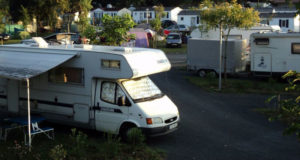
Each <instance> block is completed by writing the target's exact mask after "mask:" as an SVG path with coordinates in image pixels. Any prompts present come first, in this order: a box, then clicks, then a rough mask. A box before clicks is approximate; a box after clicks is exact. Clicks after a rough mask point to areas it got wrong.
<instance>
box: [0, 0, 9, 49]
mask: <svg viewBox="0 0 300 160" xmlns="http://www.w3.org/2000/svg"><path fill="white" fill-rule="evenodd" d="M7 14H8V1H6V0H0V34H1V33H4V32H5V21H7V17H8V16H7ZM1 44H2V45H3V38H2V39H1Z"/></svg>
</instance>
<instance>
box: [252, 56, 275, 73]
mask: <svg viewBox="0 0 300 160" xmlns="http://www.w3.org/2000/svg"><path fill="white" fill-rule="evenodd" d="M253 71H258V72H270V73H271V72H272V54H270V53H267V52H265V53H262V52H261V53H255V54H254V61H253Z"/></svg>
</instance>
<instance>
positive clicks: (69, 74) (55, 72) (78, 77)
mask: <svg viewBox="0 0 300 160" xmlns="http://www.w3.org/2000/svg"><path fill="white" fill-rule="evenodd" d="M49 81H50V82H54V83H66V84H77V85H83V84H84V71H83V68H71V67H60V68H57V69H52V70H51V71H50V72H49Z"/></svg>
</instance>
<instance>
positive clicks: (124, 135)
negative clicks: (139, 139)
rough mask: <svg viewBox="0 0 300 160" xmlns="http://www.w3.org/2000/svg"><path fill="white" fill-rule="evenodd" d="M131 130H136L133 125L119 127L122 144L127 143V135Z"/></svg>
mask: <svg viewBox="0 0 300 160" xmlns="http://www.w3.org/2000/svg"><path fill="white" fill-rule="evenodd" d="M133 128H137V127H136V126H135V125H134V124H127V125H124V126H122V127H121V130H120V136H121V139H122V140H123V141H124V142H128V133H129V132H130V130H132V129H133Z"/></svg>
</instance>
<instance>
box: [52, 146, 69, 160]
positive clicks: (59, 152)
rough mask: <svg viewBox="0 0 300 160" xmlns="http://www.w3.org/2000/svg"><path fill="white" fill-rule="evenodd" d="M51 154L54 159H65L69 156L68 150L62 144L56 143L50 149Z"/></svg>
mask: <svg viewBox="0 0 300 160" xmlns="http://www.w3.org/2000/svg"><path fill="white" fill-rule="evenodd" d="M49 156H50V158H51V159H53V160H64V159H65V158H66V157H67V151H66V150H65V149H64V148H63V145H62V144H60V145H56V146H54V148H52V149H51V150H50V154H49Z"/></svg>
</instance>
